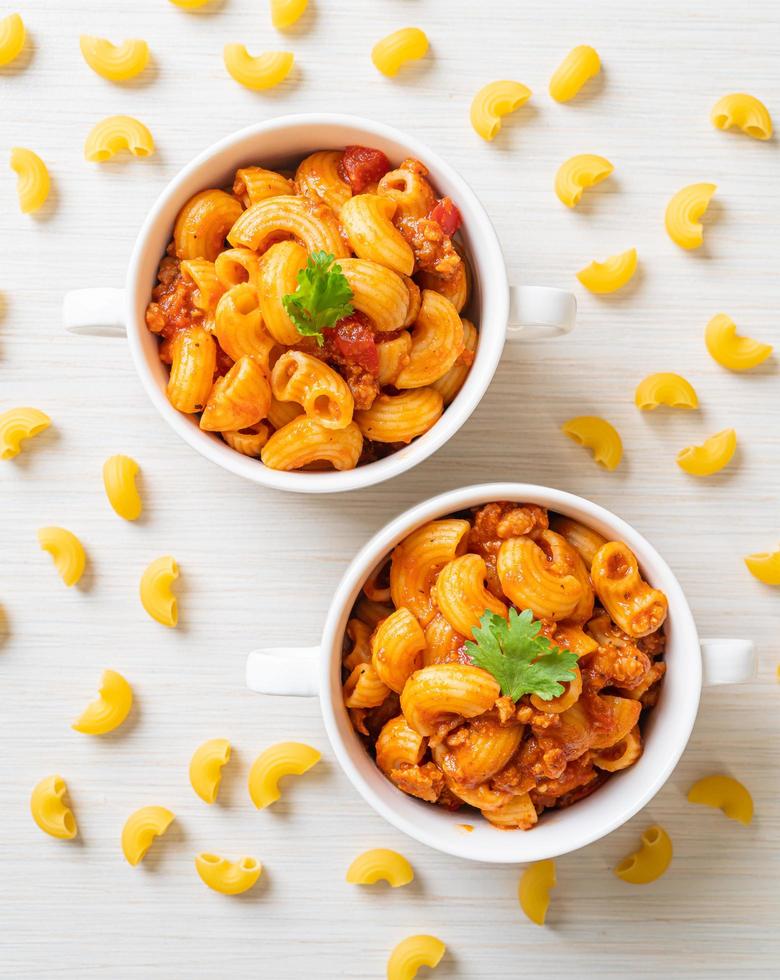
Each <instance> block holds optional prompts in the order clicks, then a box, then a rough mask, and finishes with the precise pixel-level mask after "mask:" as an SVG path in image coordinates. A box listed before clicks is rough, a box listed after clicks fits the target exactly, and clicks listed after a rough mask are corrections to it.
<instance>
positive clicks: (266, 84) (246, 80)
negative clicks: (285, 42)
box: [223, 44, 295, 92]
mask: <svg viewBox="0 0 780 980" xmlns="http://www.w3.org/2000/svg"><path fill="white" fill-rule="evenodd" d="M223 59H224V62H225V68H227V70H228V74H229V75H230V77H231V78H234V79H235V80H236V81H237V82H238V83H239V84H240V85H243V86H244V88H251V89H252V90H253V91H255V92H262V91H264V90H265V89H269V88H274V86H276V85H278V84H279V83H280V82H283V81H284V80H285V78H287V76H288V75H289V74H290V72H291V70H292V66H293V63H294V62H295V55H294V54H293V53H292V51H265V52H263V54H258V55H255V56H252V55H251V54H249V52H248V51H247V49H246V47H245V46H244V45H243V44H226V45H225V50H224V52H223Z"/></svg>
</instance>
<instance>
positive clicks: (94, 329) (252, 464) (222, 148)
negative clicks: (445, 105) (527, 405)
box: [63, 113, 576, 493]
mask: <svg viewBox="0 0 780 980" xmlns="http://www.w3.org/2000/svg"><path fill="white" fill-rule="evenodd" d="M353 143H359V144H365V145H370V146H374V147H377V148H378V149H380V150H383V151H384V152H385V153H386V154H387V156H388V157H389V158H390V160H391V161H393V162H398V163H400V162H401V160H403V159H404V158H405V157H409V156H411V157H416V158H418V159H419V160H421V161H422V162H423V163H424V164H425V166H426V167H428V169H429V170H430V172H431V179H432V180H433V182H434V185H435V187H436V188H437V190H438V192H439V193H440V194H442V195H449V196H450V197H452V198H453V200H454V201H455V202H456V203H457V205H458V207H459V208H460V211H461V214H462V216H463V228H462V232H461V234H462V237H463V239H464V242H465V245H466V248H467V249H468V254H469V259H470V261H471V264H472V268H473V271H474V282H475V289H474V297H473V299H472V301H471V310H472V316H473V318H474V319H475V321H476V323H477V326H478V327H479V330H480V339H479V345H478V349H477V356H476V359H475V361H474V365H473V367H472V369H471V371H470V372H469V376H468V379H467V381H466V383H465V384H464V386H463V388H462V390H461V392H460V393H459V395H458V396H457V398H456V399H455V400H454V402H453V403H452V404H451V405H450V406H449V407H448V408H447V409H446V411H445V412H444V414H443V416H442V417H441V419H440V420H439V421H438V422H437V423H436V425H435V426H433V428H432V429H430V431H428V432H426V433H425V435H423V436H421V437H420V438H419V439H416V440H415V441H414V442H412V443H411V444H410V445H409V446H406V447H404V448H403V449H401V450H399V451H398V452H396V453H393V454H392V455H390V456H388V457H386V458H385V459H381V460H379V461H377V462H375V463H369V464H367V465H366V466H360V467H358V468H357V469H354V470H347V471H344V472H341V473H336V472H325V473H318V472H305V473H294V472H293V473H283V472H279V471H277V470H271V469H268V468H267V467H265V466H263V464H262V463H260V462H259V461H258V460H256V459H251V458H249V457H247V456H242V455H241V454H240V453H237V452H235V450H233V449H231V448H230V447H229V446H227V445H226V444H225V443H224V442H223V441H222V439H220V438H219V436H218V435H216V434H214V433H209V432H203V431H202V430H201V429H200V428H199V427H198V421H197V419H196V418H195V417H194V416H187V415H182V414H181V413H180V412H178V411H177V410H176V409H175V408H174V407H173V406H172V405H171V404H170V402H169V401H168V398H167V397H166V394H165V387H166V384H167V380H168V369H167V367H166V366H165V365H164V364H162V363H161V362H160V359H159V356H158V349H157V338H156V337H155V336H154V335H153V334H151V333H150V332H149V330H148V329H147V327H146V323H145V321H144V312H145V310H146V306H147V304H148V302H149V298H150V293H151V290H152V287H153V286H154V284H155V281H156V274H157V266H158V264H159V261H160V258H161V257H162V255H163V253H164V252H165V248H166V246H167V245H168V242H169V241H170V239H171V236H172V231H173V225H174V221H175V219H176V215H177V213H178V212H179V210H180V208H181V207H182V205H183V204H184V203H185V202H186V201H187V200H188V199H189V198H190V197H191V196H192V195H193V194H195V193H196V192H197V191H200V190H203V189H204V188H206V187H220V186H224V185H225V184H228V183H232V179H233V175H234V173H235V171H236V170H237V169H238V168H239V167H242V166H246V165H248V164H251V163H262V164H263V165H264V166H270V167H275V166H294V165H295V164H296V163H297V162H298V161H299V160H301V159H302V158H303V157H304V156H306V155H307V154H309V153H311V152H312V151H313V150H317V149H325V148H338V147H343V146H346V145H348V144H353ZM511 303H512V312H511V316H512V318H513V319H514V320H515V321H516V323H515V325H516V326H517V327H519V328H521V332H520V335H521V336H531V335H533V336H539V335H540V334H545V335H555V334H562V333H566V332H568V331H569V330H571V328H572V327H573V325H574V318H575V312H576V302H575V299H574V296H573V295H572V294H571V293H567V292H564V291H563V290H560V289H547V288H545V287H534V286H521V287H513V289H512V291H511ZM509 319H510V289H509V286H508V282H507V274H506V265H505V263H504V258H503V256H502V254H501V248H500V246H499V243H498V239H497V237H496V233H495V231H494V229H493V226H492V224H491V223H490V219H489V218H488V216H487V213H486V212H485V209H484V208H483V207H482V205H481V204H480V203H479V200H478V199H477V197H476V195H475V194H474V192H473V191H472V190H471V188H470V187H469V186H468V184H467V183H466V182H465V181H464V180H463V178H462V177H460V176H459V175H458V174H457V172H456V171H455V170H453V169H452V167H450V166H449V164H447V163H445V161H444V160H442V159H441V158H440V157H439V156H437V154H435V153H434V152H433V151H432V150H430V149H429V148H428V147H427V146H425V145H424V144H423V143H420V142H419V141H418V140H416V139H413V138H412V137H410V136H406V135H404V134H403V133H401V132H399V131H397V130H395V129H391V128H390V127H389V126H384V125H382V124H380V123H376V122H371V121H369V120H367V119H360V118H357V117H354V116H344V115H338V114H331V113H327V114H324V113H318V114H307V115H298V116H282V117H280V118H277V119H272V120H269V121H267V122H262V123H258V124H256V125H254V126H250V127H248V128H247V129H243V130H241V131H240V132H238V133H234V134H233V135H232V136H228V137H227V138H225V139H223V140H221V141H220V142H219V143H215V144H214V145H213V146H211V147H209V149H207V150H206V151H205V152H203V153H201V154H200V156H198V157H196V158H195V159H194V160H193V161H192V163H190V164H188V165H187V166H186V167H185V168H184V169H183V170H182V171H181V172H180V173H179V175H178V176H177V177H175V178H174V179H173V180H172V181H171V183H170V184H169V185H168V186H167V187H166V189H165V190H164V191H163V193H162V194H161V195H160V197H159V198H158V199H157V201H156V202H155V204H154V206H153V207H152V209H151V211H150V212H149V214H148V216H147V218H146V221H145V222H144V224H143V227H142V228H141V231H140V232H139V234H138V238H137V240H136V243H135V248H134V249H133V254H132V257H131V259H130V265H129V267H128V270H127V284H126V287H125V289H124V290H118V289H79V290H75V291H73V292H70V293H68V294H67V295H66V296H65V300H64V303H63V321H64V325H65V327H66V329H67V330H70V331H71V332H74V333H89V334H112V335H123V334H124V333H125V332H126V334H127V337H128V340H129V342H130V349H131V351H132V355H133V360H134V362H135V366H136V368H137V370H138V374H139V375H140V378H141V381H142V382H143V385H144V387H145V388H146V391H147V392H148V394H149V397H150V398H151V399H152V402H153V403H154V405H155V407H156V408H157V410H158V411H159V413H160V415H162V417H163V418H164V419H165V420H166V422H168V424H169V425H170V426H171V427H172V428H173V429H174V430H175V431H176V432H177V433H178V434H179V435H180V436H181V437H182V438H183V439H184V440H185V442H187V443H188V444H189V445H190V446H192V448H193V449H196V450H197V451H198V452H199V453H201V454H202V455H203V456H205V457H206V458H207V459H210V460H212V462H214V463H217V464H219V465H220V466H222V467H224V468H225V469H226V470H230V472H232V473H237V474H238V475H239V476H243V477H246V478H247V479H249V480H252V481H254V482H255V483H262V484H265V485H266V486H271V487H276V488H277V489H280V490H295V491H299V492H302V493H328V492H334V491H341V490H354V489H356V488H358V487H365V486H370V485H371V484H374V483H380V482H382V481H383V480H387V479H389V478H390V477H392V476H396V475H398V474H399V473H403V472H404V471H405V470H408V469H410V468H411V467H412V466H415V465H416V464H417V463H419V462H421V461H422V460H424V459H425V458H426V457H428V456H430V455H431V453H433V452H435V451H436V450H437V449H438V448H439V447H440V446H442V445H443V444H444V443H445V442H446V441H447V440H448V439H449V438H450V437H451V436H452V435H453V434H454V433H455V432H457V431H458V429H459V428H460V427H461V426H462V425H463V423H464V422H465V421H466V419H468V417H469V416H470V415H471V413H472V412H473V411H474V409H475V408H476V406H477V404H478V403H479V400H480V399H481V398H482V396H483V395H484V393H485V391H486V390H487V387H488V385H489V384H490V382H491V380H492V378H493V374H494V373H495V370H496V366H497V364H498V361H499V358H500V357H501V351H502V350H503V347H504V342H505V340H506V337H507V323H508V320H509Z"/></svg>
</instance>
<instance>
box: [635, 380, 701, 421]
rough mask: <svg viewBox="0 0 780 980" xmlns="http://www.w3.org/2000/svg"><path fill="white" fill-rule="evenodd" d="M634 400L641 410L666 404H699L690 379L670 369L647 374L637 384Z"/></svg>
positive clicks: (685, 405) (676, 406)
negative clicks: (687, 379)
mask: <svg viewBox="0 0 780 980" xmlns="http://www.w3.org/2000/svg"><path fill="white" fill-rule="evenodd" d="M634 402H635V404H636V407H637V408H639V409H641V410H642V411H652V410H653V409H655V408H658V406H659V405H668V406H669V407H670V408H698V406H699V399H698V398H697V397H696V391H695V390H694V387H693V385H692V384H691V383H690V381H686V380H685V378H683V377H682V375H680V374H673V373H672V372H671V371H661V372H659V373H658V374H648V376H647V377H646V378H644V379H643V380H642V381H640V382H639V384H638V385H637V388H636V394H635V395H634Z"/></svg>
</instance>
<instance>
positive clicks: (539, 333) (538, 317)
mask: <svg viewBox="0 0 780 980" xmlns="http://www.w3.org/2000/svg"><path fill="white" fill-rule="evenodd" d="M576 319H577V299H576V297H575V296H574V293H568V292H566V290H565V289H554V288H553V287H552V286H510V287H509V329H508V332H507V336H508V337H509V338H511V339H512V340H539V339H541V338H543V337H562V336H563V335H564V334H567V333H569V332H570V331H572V330H573V329H574V324H575V322H576Z"/></svg>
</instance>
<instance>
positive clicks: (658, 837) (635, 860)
mask: <svg viewBox="0 0 780 980" xmlns="http://www.w3.org/2000/svg"><path fill="white" fill-rule="evenodd" d="M671 861H672V842H671V840H670V838H669V835H668V834H667V833H666V831H665V830H664V829H663V828H662V827H657V826H655V827H648V829H647V830H646V831H645V832H644V833H643V834H642V846H641V847H640V849H639V850H638V851H634V853H633V854H629V855H628V857H625V858H623V860H622V861H621V862H620V863H619V864H618V865H617V866H616V867H615V874H616V875H617V876H618V878H622V879H623V881H627V882H629V883H630V884H632V885H647V884H649V883H650V882H651V881H655V880H656V878H660V877H661V875H662V874H663V873H664V872H665V871H666V869H667V868H668V867H669V865H670V864H671Z"/></svg>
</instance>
